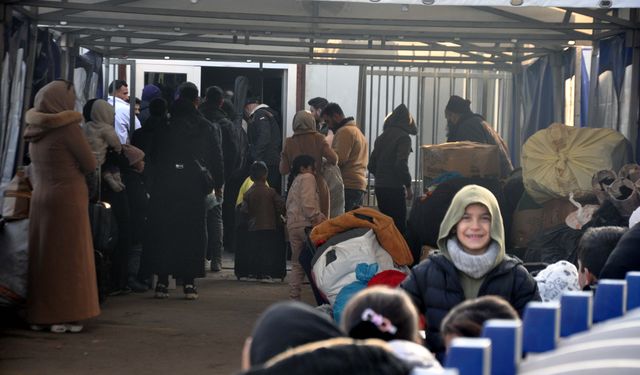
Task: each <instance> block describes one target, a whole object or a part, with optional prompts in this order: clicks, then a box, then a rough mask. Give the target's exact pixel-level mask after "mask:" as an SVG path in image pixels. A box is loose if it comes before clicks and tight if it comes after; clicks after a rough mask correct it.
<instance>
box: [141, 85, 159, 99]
mask: <svg viewBox="0 0 640 375" xmlns="http://www.w3.org/2000/svg"><path fill="white" fill-rule="evenodd" d="M159 96H160V89H159V88H158V86H156V85H146V86H145V87H144V88H143V89H142V100H144V101H145V102H150V101H152V100H153V99H155V98H157V97H159Z"/></svg>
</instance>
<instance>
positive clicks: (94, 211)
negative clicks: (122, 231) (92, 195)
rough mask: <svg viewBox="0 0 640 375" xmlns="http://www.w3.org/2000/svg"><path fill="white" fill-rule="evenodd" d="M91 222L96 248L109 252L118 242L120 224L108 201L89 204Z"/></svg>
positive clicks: (94, 246)
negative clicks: (117, 222)
mask: <svg viewBox="0 0 640 375" xmlns="http://www.w3.org/2000/svg"><path fill="white" fill-rule="evenodd" d="M89 223H90V225H91V235H92V237H93V248H94V250H98V251H101V252H103V253H109V252H111V250H113V248H114V247H115V245H116V243H117V242H118V226H117V224H116V221H115V217H114V216H113V212H112V210H111V206H110V205H109V203H106V202H95V203H91V204H90V205H89Z"/></svg>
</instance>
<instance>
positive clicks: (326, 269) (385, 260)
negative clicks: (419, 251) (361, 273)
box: [312, 230, 395, 305]
mask: <svg viewBox="0 0 640 375" xmlns="http://www.w3.org/2000/svg"><path fill="white" fill-rule="evenodd" d="M359 263H366V264H372V263H377V264H378V273H379V272H382V271H386V270H390V269H395V267H394V265H393V259H391V255H389V253H388V252H387V251H386V250H385V249H383V248H382V246H380V243H379V242H378V240H377V239H376V235H375V233H374V232H373V230H369V231H368V232H367V233H365V234H364V235H362V236H360V237H355V238H351V239H349V240H346V241H343V242H340V243H338V244H336V245H333V246H330V247H329V248H327V250H325V251H324V252H323V253H322V255H321V256H320V258H318V260H317V261H316V263H315V264H314V266H313V270H312V274H313V278H314V280H315V282H316V286H317V287H318V289H320V291H321V292H322V293H323V294H324V295H325V296H326V297H327V299H328V300H329V302H330V303H331V305H333V303H334V302H335V300H336V296H337V295H338V293H339V292H340V290H342V288H343V287H344V286H346V285H349V284H351V283H352V282H354V281H356V273H355V270H356V266H357V265H358V264H359Z"/></svg>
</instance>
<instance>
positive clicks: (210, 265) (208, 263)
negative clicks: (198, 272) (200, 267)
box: [204, 259, 213, 271]
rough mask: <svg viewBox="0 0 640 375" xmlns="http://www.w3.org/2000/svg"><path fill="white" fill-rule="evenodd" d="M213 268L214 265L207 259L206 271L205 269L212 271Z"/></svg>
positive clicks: (205, 261)
mask: <svg viewBox="0 0 640 375" xmlns="http://www.w3.org/2000/svg"><path fill="white" fill-rule="evenodd" d="M211 267H213V266H212V264H211V261H210V260H209V259H205V260H204V269H205V271H206V270H208V269H211ZM211 271H213V269H211Z"/></svg>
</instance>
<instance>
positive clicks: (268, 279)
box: [259, 276, 276, 284]
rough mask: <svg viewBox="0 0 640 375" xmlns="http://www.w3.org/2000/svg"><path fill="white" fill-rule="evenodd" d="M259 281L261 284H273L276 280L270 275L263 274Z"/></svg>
mask: <svg viewBox="0 0 640 375" xmlns="http://www.w3.org/2000/svg"><path fill="white" fill-rule="evenodd" d="M259 281H260V282H261V283H263V284H273V283H275V282H276V281H275V280H274V279H273V278H272V277H271V276H264V277H262V278H261V279H259Z"/></svg>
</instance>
